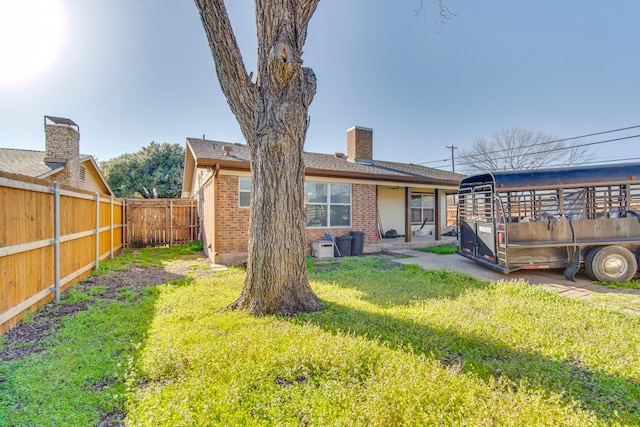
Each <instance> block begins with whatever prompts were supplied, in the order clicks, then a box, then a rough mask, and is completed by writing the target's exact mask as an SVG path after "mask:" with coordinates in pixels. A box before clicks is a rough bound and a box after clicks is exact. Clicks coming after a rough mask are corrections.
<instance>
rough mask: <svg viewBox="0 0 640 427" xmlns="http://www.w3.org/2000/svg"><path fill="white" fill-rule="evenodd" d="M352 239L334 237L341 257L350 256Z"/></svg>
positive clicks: (349, 237)
mask: <svg viewBox="0 0 640 427" xmlns="http://www.w3.org/2000/svg"><path fill="white" fill-rule="evenodd" d="M352 240H353V237H351V236H338V237H336V245H337V246H338V249H339V250H340V254H341V255H342V256H351V241H352Z"/></svg>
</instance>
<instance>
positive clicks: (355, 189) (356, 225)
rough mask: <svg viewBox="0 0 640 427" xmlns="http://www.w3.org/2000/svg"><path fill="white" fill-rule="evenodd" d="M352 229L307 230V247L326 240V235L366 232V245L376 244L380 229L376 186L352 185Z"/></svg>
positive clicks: (334, 235)
mask: <svg viewBox="0 0 640 427" xmlns="http://www.w3.org/2000/svg"><path fill="white" fill-rule="evenodd" d="M351 197H352V200H351V228H307V245H308V246H311V241H313V240H322V239H324V233H331V234H332V235H333V237H336V236H342V235H344V234H349V231H364V233H365V234H364V243H365V244H366V245H369V244H374V243H375V242H376V233H377V229H378V225H377V224H378V213H377V212H378V204H377V195H376V186H375V185H364V184H351Z"/></svg>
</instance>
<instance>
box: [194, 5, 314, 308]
mask: <svg viewBox="0 0 640 427" xmlns="http://www.w3.org/2000/svg"><path fill="white" fill-rule="evenodd" d="M195 1H196V6H197V7H198V10H199V11H200V16H201V19H202V23H203V26H204V29H205V32H206V33H207V37H208V39H209V46H210V48H211V52H212V55H213V59H214V62H215V65H216V71H217V74H218V80H219V81H220V86H221V88H222V91H223V92H224V94H225V96H226V97H227V100H228V102H229V106H230V107H231V110H232V111H233V113H234V115H235V116H236V118H237V119H238V123H239V124H240V127H241V129H242V132H243V134H244V136H245V138H246V140H247V144H248V147H249V151H250V153H251V177H252V180H251V215H250V224H249V260H248V265H247V278H246V280H245V284H244V287H243V289H242V292H241V294H240V296H239V297H238V299H237V300H236V301H234V302H233V303H232V304H231V305H230V306H229V308H233V309H247V310H248V311H249V312H251V313H254V314H258V315H264V314H279V315H285V316H292V315H295V314H298V313H303V312H310V311H318V310H321V309H322V306H321V305H320V301H319V299H318V298H317V296H316V295H315V294H314V293H313V291H312V290H311V287H310V286H309V282H308V280H307V270H306V264H305V250H306V239H305V223H304V217H305V214H304V163H303V161H302V149H303V146H304V140H305V135H306V131H307V125H308V119H307V113H308V109H309V105H310V104H311V101H312V99H313V96H314V94H315V88H316V81H315V75H314V74H313V71H311V69H309V68H304V67H302V59H301V55H302V46H303V45H304V41H305V38H306V30H307V25H308V23H309V20H310V19H311V16H312V15H313V12H314V11H315V8H316V6H317V4H318V0H297V1H292V0H268V1H267V0H256V23H257V30H258V31H257V33H258V77H257V80H256V83H252V82H251V76H248V75H247V72H246V69H245V67H244V63H243V62H242V58H241V55H240V51H239V49H238V46H237V42H236V40H235V37H234V34H233V31H232V30H231V24H230V22H229V18H228V14H227V12H226V9H225V7H224V1H223V0H195Z"/></svg>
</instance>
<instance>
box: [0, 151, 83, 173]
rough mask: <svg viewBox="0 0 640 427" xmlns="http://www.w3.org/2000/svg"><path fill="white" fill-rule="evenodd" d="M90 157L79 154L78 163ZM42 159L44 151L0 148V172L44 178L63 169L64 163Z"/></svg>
mask: <svg viewBox="0 0 640 427" xmlns="http://www.w3.org/2000/svg"><path fill="white" fill-rule="evenodd" d="M90 157H91V156H87V155H82V154H81V155H80V161H81V162H82V161H84V160H87V159H89V158H90ZM44 159H45V152H44V151H35V150H21V149H17V148H0V171H2V172H9V173H16V174H20V175H26V176H30V177H34V178H44V177H46V176H48V175H51V174H52V173H54V172H57V171H58V170H60V169H62V168H63V167H64V163H55V162H45V161H44Z"/></svg>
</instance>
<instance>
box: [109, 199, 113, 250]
mask: <svg viewBox="0 0 640 427" xmlns="http://www.w3.org/2000/svg"><path fill="white" fill-rule="evenodd" d="M109 206H110V210H111V213H110V214H109V215H110V219H109V259H111V258H113V194H112V195H111V196H109Z"/></svg>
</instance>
